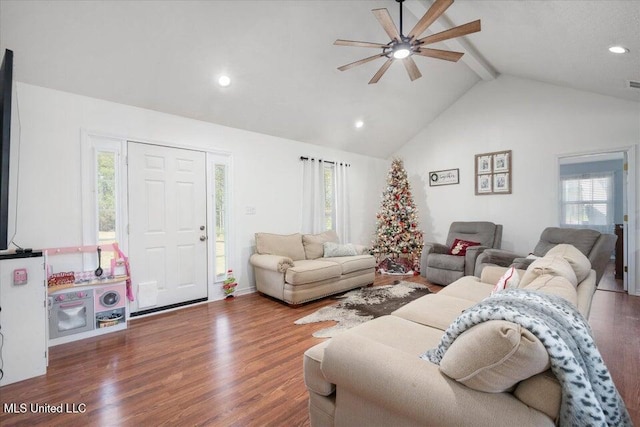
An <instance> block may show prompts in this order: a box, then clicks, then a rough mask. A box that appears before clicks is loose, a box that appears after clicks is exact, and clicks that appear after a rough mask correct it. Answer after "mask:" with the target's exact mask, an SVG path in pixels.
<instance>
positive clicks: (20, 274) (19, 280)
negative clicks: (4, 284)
mask: <svg viewBox="0 0 640 427" xmlns="http://www.w3.org/2000/svg"><path fill="white" fill-rule="evenodd" d="M13 284H14V285H26V284H27V269H26V268H16V269H15V270H13Z"/></svg>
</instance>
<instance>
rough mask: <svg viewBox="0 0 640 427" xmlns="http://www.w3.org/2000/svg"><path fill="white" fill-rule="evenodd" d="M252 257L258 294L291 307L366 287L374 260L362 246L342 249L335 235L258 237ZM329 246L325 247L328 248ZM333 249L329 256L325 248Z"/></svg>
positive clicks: (331, 233) (370, 276) (331, 232)
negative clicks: (275, 299)
mask: <svg viewBox="0 0 640 427" xmlns="http://www.w3.org/2000/svg"><path fill="white" fill-rule="evenodd" d="M255 238H256V253H254V254H253V255H251V257H250V263H251V265H252V266H253V270H254V273H255V280H256V289H257V290H258V292H261V293H263V294H266V295H269V296H271V297H274V298H277V299H279V300H282V301H284V302H286V303H288V304H291V305H297V304H302V303H304V302H307V301H311V300H314V299H318V298H323V297H325V296H328V295H332V294H335V293H339V292H344V291H348V290H350V289H354V288H359V287H362V286H367V285H370V284H372V283H373V280H374V278H375V267H376V262H375V258H374V257H373V256H371V255H368V254H366V253H364V252H365V251H366V248H365V247H364V246H359V245H349V244H346V245H340V244H339V243H338V236H337V234H336V233H335V232H334V231H326V232H324V233H319V234H300V233H296V234H289V235H282V234H271V233H256V235H255ZM325 244H326V245H325ZM329 245H331V246H330V247H331V248H333V249H334V251H333V253H327V251H326V250H325V247H329Z"/></svg>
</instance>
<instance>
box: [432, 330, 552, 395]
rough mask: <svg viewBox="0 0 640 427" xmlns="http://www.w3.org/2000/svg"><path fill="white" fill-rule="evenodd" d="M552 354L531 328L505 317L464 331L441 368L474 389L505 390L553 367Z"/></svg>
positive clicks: (446, 355)
mask: <svg viewBox="0 0 640 427" xmlns="http://www.w3.org/2000/svg"><path fill="white" fill-rule="evenodd" d="M549 366H550V365H549V355H548V354H547V350H546V349H545V348H544V346H543V345H542V343H541V342H540V341H539V340H538V339H537V338H536V337H535V336H534V335H533V334H532V333H531V332H529V331H528V330H526V329H524V328H522V327H521V326H520V325H517V324H515V323H512V322H507V321H505V320H490V321H488V322H483V323H480V324H478V325H476V326H474V327H472V328H471V329H469V330H467V331H466V332H464V333H462V334H461V335H460V336H459V337H458V338H456V340H455V341H454V342H453V344H451V346H450V347H449V349H448V350H447V352H446V353H445V354H444V357H443V358H442V361H441V362H440V370H441V371H442V373H444V374H445V375H447V376H448V377H450V378H453V379H454V380H456V381H458V382H460V383H462V384H464V385H466V386H467V387H469V388H472V389H474V390H479V391H484V392H487V393H501V392H503V391H507V390H510V389H511V388H512V387H513V386H514V385H516V384H517V383H518V382H520V381H522V380H524V379H526V378H529V377H531V376H533V375H536V374H538V373H540V372H544V371H545V370H547V369H548V368H549Z"/></svg>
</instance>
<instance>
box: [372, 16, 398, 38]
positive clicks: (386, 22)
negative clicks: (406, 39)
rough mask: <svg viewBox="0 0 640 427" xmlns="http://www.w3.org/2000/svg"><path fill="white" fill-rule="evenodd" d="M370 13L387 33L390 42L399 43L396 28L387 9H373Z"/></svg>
mask: <svg viewBox="0 0 640 427" xmlns="http://www.w3.org/2000/svg"><path fill="white" fill-rule="evenodd" d="M371 12H373V14H374V15H375V16H376V18H378V22H380V24H381V25H382V28H384V30H385V31H386V32H387V34H388V35H389V37H390V38H391V40H394V39H395V40H398V41H400V33H399V32H398V29H397V28H396V24H394V23H393V20H392V19H391V15H389V11H388V10H387V9H373V10H372V11H371Z"/></svg>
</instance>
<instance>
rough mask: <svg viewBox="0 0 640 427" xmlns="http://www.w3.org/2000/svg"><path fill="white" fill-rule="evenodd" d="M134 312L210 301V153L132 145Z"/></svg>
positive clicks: (130, 237) (130, 145) (130, 178)
mask: <svg viewBox="0 0 640 427" xmlns="http://www.w3.org/2000/svg"><path fill="white" fill-rule="evenodd" d="M128 178H129V261H130V264H131V281H132V284H133V290H134V295H135V301H134V302H133V303H132V304H131V306H130V308H131V312H137V311H142V310H148V309H154V308H159V307H165V306H170V305H172V304H179V303H183V302H187V301H192V300H197V299H201V298H206V297H207V242H206V238H207V230H206V225H207V192H206V162H205V153H204V152H200V151H192V150H185V149H180V148H171V147H163V146H158V145H150V144H142V143H137V142H131V141H130V142H129V143H128Z"/></svg>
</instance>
